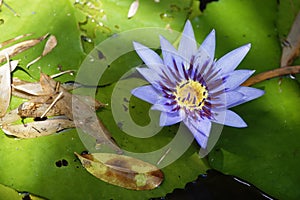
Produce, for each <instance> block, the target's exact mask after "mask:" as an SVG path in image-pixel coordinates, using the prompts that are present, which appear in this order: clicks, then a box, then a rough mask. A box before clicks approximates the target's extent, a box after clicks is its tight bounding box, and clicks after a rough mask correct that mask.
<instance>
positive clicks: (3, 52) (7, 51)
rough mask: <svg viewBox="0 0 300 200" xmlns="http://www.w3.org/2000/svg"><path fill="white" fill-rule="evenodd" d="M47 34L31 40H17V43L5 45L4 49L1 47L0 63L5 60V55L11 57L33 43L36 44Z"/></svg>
mask: <svg viewBox="0 0 300 200" xmlns="http://www.w3.org/2000/svg"><path fill="white" fill-rule="evenodd" d="M47 36H48V34H46V35H44V36H42V37H39V38H36V39H31V40H25V41H23V42H19V43H17V44H14V45H12V46H10V47H7V48H5V49H2V50H1V51H0V63H1V62H3V61H5V59H6V57H5V55H6V54H8V55H9V57H13V56H15V55H17V54H19V53H21V52H23V51H25V50H27V49H29V48H31V47H33V46H35V45H37V44H38V43H40V42H41V41H43V40H44V39H45V38H46V37H47Z"/></svg>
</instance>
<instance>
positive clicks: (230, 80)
mask: <svg viewBox="0 0 300 200" xmlns="http://www.w3.org/2000/svg"><path fill="white" fill-rule="evenodd" d="M254 72H255V71H254V70H235V71H233V72H230V73H228V74H226V75H225V77H226V78H225V79H226V80H225V83H224V87H225V90H234V89H235V88H237V87H238V86H240V85H241V84H242V83H243V82H245V81H246V80H247V79H248V78H249V77H250V76H251V75H252V74H253V73H254Z"/></svg>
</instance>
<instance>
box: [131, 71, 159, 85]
mask: <svg viewBox="0 0 300 200" xmlns="http://www.w3.org/2000/svg"><path fill="white" fill-rule="evenodd" d="M136 70H137V71H138V72H139V73H140V74H142V75H143V77H144V78H145V79H146V80H147V81H148V82H149V83H151V84H152V85H153V86H154V87H155V88H156V89H160V85H159V82H160V81H161V78H160V76H159V75H158V74H157V73H156V71H154V70H153V69H149V68H136Z"/></svg>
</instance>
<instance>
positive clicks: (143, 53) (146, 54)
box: [133, 42, 164, 73]
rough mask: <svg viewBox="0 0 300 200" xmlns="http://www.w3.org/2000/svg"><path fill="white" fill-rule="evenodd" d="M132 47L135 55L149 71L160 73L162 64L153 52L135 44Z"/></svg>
mask: <svg viewBox="0 0 300 200" xmlns="http://www.w3.org/2000/svg"><path fill="white" fill-rule="evenodd" d="M133 46H134V49H135V51H136V52H137V54H138V55H139V56H140V57H141V59H142V60H143V61H144V63H145V64H146V65H147V66H148V67H149V68H150V69H153V70H155V71H156V72H157V73H161V68H163V66H164V64H163V61H162V59H161V58H160V56H159V55H157V53H155V51H153V50H151V49H149V48H148V47H146V46H144V45H141V44H140V43H137V42H133Z"/></svg>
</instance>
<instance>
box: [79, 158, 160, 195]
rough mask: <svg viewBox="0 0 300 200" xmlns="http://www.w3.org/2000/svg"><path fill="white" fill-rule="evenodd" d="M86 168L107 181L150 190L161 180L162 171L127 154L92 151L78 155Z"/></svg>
mask: <svg viewBox="0 0 300 200" xmlns="http://www.w3.org/2000/svg"><path fill="white" fill-rule="evenodd" d="M75 155H76V156H77V157H78V158H79V160H80V161H81V163H82V165H83V167H84V168H86V170H87V171H88V172H89V173H91V174H92V175H94V176H95V177H97V178H99V179H101V180H102V181H105V182H107V183H110V184H113V185H117V186H120V187H123V188H127V189H131V190H151V189H154V188H156V187H158V186H159V185H160V184H161V183H162V181H163V177H164V176H163V173H162V171H161V170H160V169H158V168H157V167H156V166H154V165H152V164H150V163H147V162H144V161H142V160H139V159H136V158H132V157H129V156H124V155H118V154H109V153H93V154H83V155H79V154H78V153H76V152H75Z"/></svg>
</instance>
